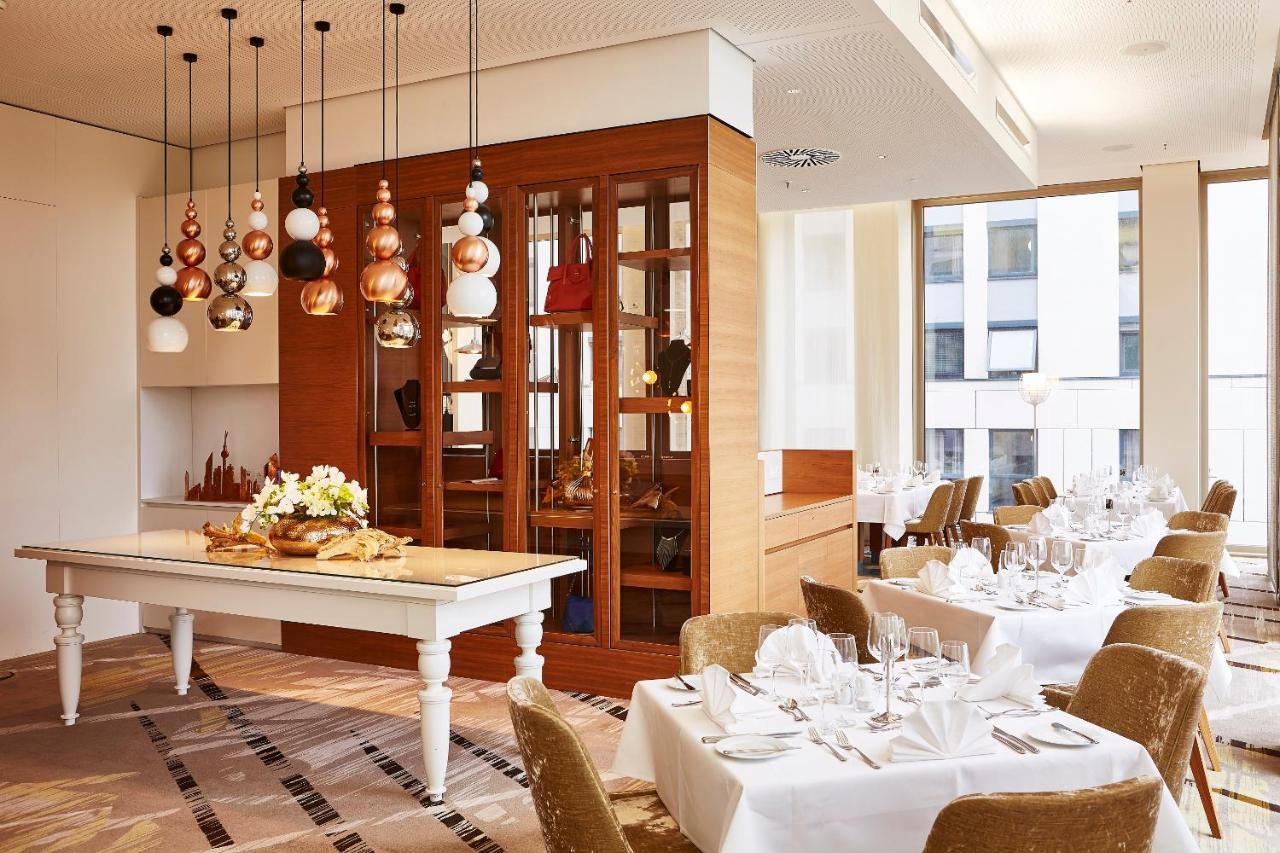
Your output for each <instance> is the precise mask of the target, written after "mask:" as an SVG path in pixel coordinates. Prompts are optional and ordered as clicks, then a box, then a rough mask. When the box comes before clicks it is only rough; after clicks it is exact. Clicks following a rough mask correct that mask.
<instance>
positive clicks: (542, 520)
mask: <svg viewBox="0 0 1280 853" xmlns="http://www.w3.org/2000/svg"><path fill="white" fill-rule="evenodd" d="M529 525H530V526H531V527H561V528H566V529H570V530H591V529H592V528H593V527H595V514H594V512H593V510H591V509H582V510H572V509H531V510H529Z"/></svg>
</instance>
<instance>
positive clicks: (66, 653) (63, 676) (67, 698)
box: [53, 595, 84, 726]
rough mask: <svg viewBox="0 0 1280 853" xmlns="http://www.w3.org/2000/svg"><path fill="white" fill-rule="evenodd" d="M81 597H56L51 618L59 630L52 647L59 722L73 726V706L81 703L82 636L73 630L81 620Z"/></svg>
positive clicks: (82, 612)
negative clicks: (58, 703)
mask: <svg viewBox="0 0 1280 853" xmlns="http://www.w3.org/2000/svg"><path fill="white" fill-rule="evenodd" d="M83 604H84V596H83V595H55V596H54V597H53V619H54V621H55V622H57V623H58V628H59V629H61V630H60V632H59V633H58V635H57V636H56V637H54V638H53V644H54V646H55V647H56V648H57V650H58V693H59V695H60V696H61V697H62V721H63V723H64V724H66V725H68V726H74V725H75V724H76V717H78V716H80V715H79V714H77V713H76V707H77V706H78V705H79V704H80V647H81V645H82V644H83V643H84V634H81V633H80V632H79V631H77V630H76V629H77V628H79V627H80V621H81V620H82V619H83V618H84V607H83V606H82V605H83Z"/></svg>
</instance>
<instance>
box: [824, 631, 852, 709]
mask: <svg viewBox="0 0 1280 853" xmlns="http://www.w3.org/2000/svg"><path fill="white" fill-rule="evenodd" d="M827 636H828V637H830V638H831V645H832V646H834V647H835V650H836V654H837V655H839V657H840V667H839V669H838V670H837V673H836V685H835V686H836V690H837V691H838V694H839V695H838V696H837V697H836V701H837V702H838V703H839V704H841V705H852V704H853V686H854V680H855V679H856V678H857V677H858V638H857V637H855V636H853V634H846V633H843V632H840V631H832V632H831V633H830V634H828V635H827Z"/></svg>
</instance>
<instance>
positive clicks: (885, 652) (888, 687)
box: [867, 613, 907, 724]
mask: <svg viewBox="0 0 1280 853" xmlns="http://www.w3.org/2000/svg"><path fill="white" fill-rule="evenodd" d="M906 646H907V623H906V622H904V621H903V620H902V617H901V616H899V615H897V614H896V613H873V614H871V628H870V630H869V631H868V632H867V647H868V648H869V649H870V651H871V654H872V656H873V657H875V659H876V660H878V661H880V662H881V663H883V664H884V713H882V714H876V715H875V716H874V717H872V718H871V719H872V721H874V722H876V723H879V724H886V723H896V722H897V721H898V720H901V719H902V715H901V714H895V713H893V711H892V710H891V709H890V703H891V701H892V700H893V662H894V661H895V660H897V659H898V658H900V657H902V655H903V653H904V652H905V651H906Z"/></svg>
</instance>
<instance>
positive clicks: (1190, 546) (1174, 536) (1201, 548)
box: [1152, 530, 1227, 566]
mask: <svg viewBox="0 0 1280 853" xmlns="http://www.w3.org/2000/svg"><path fill="white" fill-rule="evenodd" d="M1226 544H1227V532H1226V531H1225V530H1218V531H1214V532H1212V533H1196V532H1193V531H1190V530H1185V531H1179V532H1177V533H1167V534H1165V535H1164V536H1163V537H1161V539H1160V541H1159V542H1157V543H1156V550H1155V553H1153V554H1152V556H1153V557H1182V558H1183V559H1184V560H1199V561H1200V562H1202V563H1212V564H1213V565H1215V566H1216V565H1218V564H1219V563H1221V562H1222V549H1223V548H1224V547H1225V546H1226Z"/></svg>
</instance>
